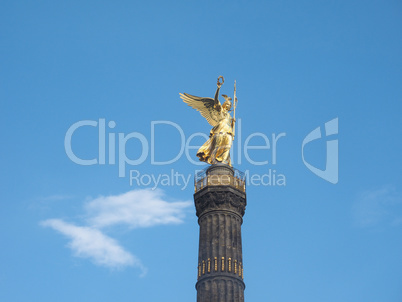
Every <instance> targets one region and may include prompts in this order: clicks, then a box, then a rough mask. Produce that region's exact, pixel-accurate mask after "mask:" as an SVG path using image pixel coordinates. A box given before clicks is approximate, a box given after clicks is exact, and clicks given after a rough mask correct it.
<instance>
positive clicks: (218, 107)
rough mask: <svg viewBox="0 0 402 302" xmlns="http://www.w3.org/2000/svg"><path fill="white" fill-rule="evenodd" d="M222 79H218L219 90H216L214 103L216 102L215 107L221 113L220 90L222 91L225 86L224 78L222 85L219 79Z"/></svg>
mask: <svg viewBox="0 0 402 302" xmlns="http://www.w3.org/2000/svg"><path fill="white" fill-rule="evenodd" d="M220 78H221V77H219V78H218V81H217V83H216V86H217V87H218V88H216V92H215V98H214V101H215V103H214V105H215V108H216V109H217V110H218V111H221V103H220V102H219V90H220V89H221V86H222V84H223V81H224V80H223V77H222V83H221V82H219V79H220Z"/></svg>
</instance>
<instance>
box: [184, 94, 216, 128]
mask: <svg viewBox="0 0 402 302" xmlns="http://www.w3.org/2000/svg"><path fill="white" fill-rule="evenodd" d="M180 98H182V99H183V101H184V103H186V104H187V105H189V106H190V107H192V108H194V109H196V110H197V111H199V112H200V113H201V115H202V116H203V117H205V119H206V120H207V122H208V123H209V124H210V125H211V126H213V127H215V126H216V124H218V122H219V112H218V110H217V109H216V108H215V100H214V99H211V98H201V97H198V96H194V95H191V94H188V93H180Z"/></svg>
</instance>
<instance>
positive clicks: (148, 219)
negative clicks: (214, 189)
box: [85, 189, 191, 228]
mask: <svg viewBox="0 0 402 302" xmlns="http://www.w3.org/2000/svg"><path fill="white" fill-rule="evenodd" d="M190 205H191V202H189V201H176V202H168V201H166V200H164V194H163V192H162V191H161V190H158V189H157V190H133V191H129V192H127V193H124V194H121V195H115V196H101V197H98V198H96V199H94V200H92V201H90V202H89V203H87V204H86V206H85V208H86V210H87V211H88V214H89V218H88V222H89V224H90V225H92V226H94V227H97V228H102V227H106V226H112V225H116V224H125V225H127V226H129V227H130V228H140V227H143V228H144V227H151V226H155V225H161V224H178V223H182V222H183V218H184V216H185V210H186V209H187V208H188V207H189V206H190Z"/></svg>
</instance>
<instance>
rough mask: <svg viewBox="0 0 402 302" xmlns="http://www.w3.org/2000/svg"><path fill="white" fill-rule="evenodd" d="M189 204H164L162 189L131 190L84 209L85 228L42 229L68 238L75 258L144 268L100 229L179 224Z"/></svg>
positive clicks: (56, 225) (61, 224)
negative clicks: (52, 230) (53, 231)
mask: <svg viewBox="0 0 402 302" xmlns="http://www.w3.org/2000/svg"><path fill="white" fill-rule="evenodd" d="M190 205H191V202H189V201H175V202H168V201H166V198H165V196H164V193H163V191H162V190H149V189H144V190H132V191H129V192H127V193H124V194H120V195H111V196H101V197H98V198H95V199H93V200H91V201H89V202H87V203H86V204H85V206H84V208H85V211H86V212H87V215H86V217H87V218H86V224H87V225H86V226H77V225H75V224H71V223H67V222H65V221H63V220H61V219H48V220H45V221H42V222H41V225H42V226H45V227H50V228H52V229H54V230H56V231H58V232H60V233H61V234H63V235H65V236H66V237H68V238H69V239H70V242H69V243H68V247H69V248H71V250H72V251H73V253H74V256H76V257H82V258H89V259H92V261H93V262H94V263H95V264H97V265H101V266H105V267H109V268H122V267H126V266H133V267H137V268H140V269H141V271H142V275H145V273H146V268H145V266H144V265H143V264H142V263H141V261H140V260H139V259H138V258H137V257H136V256H135V255H133V254H132V253H130V252H128V251H126V250H125V249H124V248H123V247H122V246H121V245H120V244H119V243H118V242H117V241H116V240H115V239H113V238H111V237H109V236H107V235H105V234H104V233H103V232H102V231H101V229H102V228H104V227H110V226H114V225H125V226H127V227H128V228H130V229H133V228H145V227H152V226H155V225H161V224H163V225H167V224H178V223H182V222H183V218H184V217H185V212H186V209H187V208H188V207H189V206H190Z"/></svg>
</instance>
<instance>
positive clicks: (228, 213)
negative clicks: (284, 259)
mask: <svg viewBox="0 0 402 302" xmlns="http://www.w3.org/2000/svg"><path fill="white" fill-rule="evenodd" d="M203 181H204V185H203V186H202V188H201V189H199V190H198V191H197V185H196V193H195V194H194V202H195V207H196V210H197V212H196V214H197V216H198V224H199V225H200V243H199V252H198V272H197V275H198V281H197V283H196V289H197V302H211V301H212V302H243V301H244V289H245V285H244V282H243V254H242V241H241V225H242V223H243V215H244V212H245V208H246V193H245V186H244V180H243V181H241V180H240V179H238V178H236V177H235V176H234V169H233V168H231V167H229V166H227V165H212V166H211V167H209V168H208V169H207V171H206V175H205V179H204V180H203Z"/></svg>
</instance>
